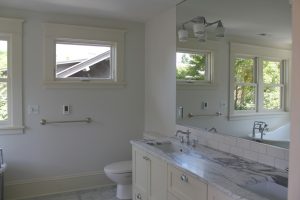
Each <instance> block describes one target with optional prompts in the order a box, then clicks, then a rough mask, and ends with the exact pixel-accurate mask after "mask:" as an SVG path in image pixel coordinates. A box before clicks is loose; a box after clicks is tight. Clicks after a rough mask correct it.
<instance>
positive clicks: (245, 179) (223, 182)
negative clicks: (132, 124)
mask: <svg viewBox="0 0 300 200" xmlns="http://www.w3.org/2000/svg"><path fill="white" fill-rule="evenodd" d="M167 140H168V141H171V142H172V143H176V145H181V146H182V148H184V149H185V150H186V151H185V153H178V152H177V153H173V152H165V151H162V150H160V149H159V148H157V147H156V145H149V144H147V142H149V140H146V139H142V140H133V141H131V144H132V145H134V146H136V147H137V148H140V149H143V150H145V151H147V152H148V153H150V154H152V155H155V156H157V157H160V158H161V159H162V160H165V161H166V162H168V163H169V164H172V165H174V166H177V167H179V168H181V169H182V170H184V171H187V172H189V173H191V174H192V175H194V176H195V177H197V178H199V179H200V180H201V181H202V182H206V183H208V184H210V185H213V186H215V187H216V188H218V189H219V190H221V191H223V192H224V193H226V194H227V195H228V196H230V197H231V198H232V199H234V200H273V199H268V198H265V197H262V196H260V195H258V194H256V193H254V192H251V191H250V190H248V189H246V187H247V186H249V185H255V184H257V183H264V182H274V183H276V184H278V185H280V186H283V187H285V188H287V184H288V173H287V172H286V171H283V170H280V169H276V168H274V167H270V166H267V165H263V164H260V163H257V162H254V161H251V160H247V159H244V158H241V157H238V156H235V155H232V154H229V153H225V152H221V151H218V150H214V149H211V148H209V147H205V146H202V145H197V147H196V148H192V147H190V146H187V145H182V144H180V143H179V142H178V140H176V139H174V138H168V139H167ZM161 142H164V141H161Z"/></svg>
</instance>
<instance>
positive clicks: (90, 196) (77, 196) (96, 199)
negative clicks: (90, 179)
mask: <svg viewBox="0 0 300 200" xmlns="http://www.w3.org/2000/svg"><path fill="white" fill-rule="evenodd" d="M26 200H119V199H118V198H117V197H116V187H115V186H108V187H103V188H98V189H90V190H82V191H76V192H68V193H63V194H55V195H48V196H43V197H36V198H30V199H26Z"/></svg>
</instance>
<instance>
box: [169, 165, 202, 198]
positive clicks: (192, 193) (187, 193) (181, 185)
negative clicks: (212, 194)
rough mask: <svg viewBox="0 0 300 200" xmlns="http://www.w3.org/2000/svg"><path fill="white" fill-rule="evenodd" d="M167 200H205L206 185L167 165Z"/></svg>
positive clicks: (188, 174)
mask: <svg viewBox="0 0 300 200" xmlns="http://www.w3.org/2000/svg"><path fill="white" fill-rule="evenodd" d="M168 200H207V183H204V182H202V181H201V180H199V179H198V178H196V177H194V176H192V175H191V174H190V173H187V172H184V171H183V170H181V169H179V168H176V167H174V166H172V165H168Z"/></svg>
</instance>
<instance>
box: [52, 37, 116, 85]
mask: <svg viewBox="0 0 300 200" xmlns="http://www.w3.org/2000/svg"><path fill="white" fill-rule="evenodd" d="M111 52H112V45H105V44H102V45H101V44H93V43H91V44H89V43H85V44H84V43H78V44H77V43H70V42H69V43H67V42H61V41H57V42H56V68H55V78H56V79H70V80H76V79H102V80H111V79H113V73H112V63H111Z"/></svg>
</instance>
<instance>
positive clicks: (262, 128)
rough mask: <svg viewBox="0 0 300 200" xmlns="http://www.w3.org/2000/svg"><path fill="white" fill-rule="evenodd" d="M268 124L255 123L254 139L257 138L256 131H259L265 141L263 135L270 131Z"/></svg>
mask: <svg viewBox="0 0 300 200" xmlns="http://www.w3.org/2000/svg"><path fill="white" fill-rule="evenodd" d="M267 127H268V124H267V123H266V122H262V121H255V122H254V124H253V129H252V137H253V138H255V130H258V132H259V133H260V139H261V140H263V135H265V133H264V131H265V130H268V128H267Z"/></svg>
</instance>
